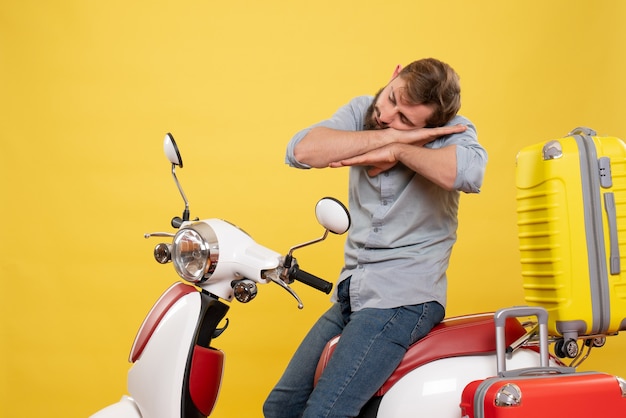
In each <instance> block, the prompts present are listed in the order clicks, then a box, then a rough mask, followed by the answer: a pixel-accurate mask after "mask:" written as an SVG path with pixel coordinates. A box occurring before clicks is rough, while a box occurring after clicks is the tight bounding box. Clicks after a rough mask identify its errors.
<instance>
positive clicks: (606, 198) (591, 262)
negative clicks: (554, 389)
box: [516, 128, 626, 357]
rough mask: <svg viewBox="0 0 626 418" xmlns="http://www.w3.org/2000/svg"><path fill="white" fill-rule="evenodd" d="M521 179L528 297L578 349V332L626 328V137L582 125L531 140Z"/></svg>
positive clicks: (522, 155) (568, 350) (520, 159)
mask: <svg viewBox="0 0 626 418" xmlns="http://www.w3.org/2000/svg"><path fill="white" fill-rule="evenodd" d="M516 186H517V218H518V233H519V248H520V256H521V267H522V277H523V286H524V296H525V300H526V302H527V303H528V304H529V305H532V306H541V307H544V308H546V309H547V310H548V313H549V318H550V320H549V324H548V328H549V332H550V334H551V335H553V336H562V337H563V339H561V340H560V342H561V343H562V344H561V346H557V347H556V349H557V351H562V350H561V349H562V348H563V347H565V352H564V353H563V356H565V355H567V356H569V357H574V356H575V355H576V352H577V345H576V344H574V345H573V346H572V345H571V344H570V343H572V342H574V343H576V339H577V338H578V337H579V336H594V335H610V334H614V333H616V332H618V331H621V330H624V329H626V275H625V273H626V145H625V144H624V142H623V141H622V140H620V139H618V138H615V137H599V136H597V135H596V133H595V132H594V131H592V130H590V129H588V128H577V129H576V130H574V131H573V132H571V133H570V134H569V135H568V136H567V137H565V138H560V139H556V140H552V141H545V142H541V143H539V144H536V145H533V146H529V147H526V148H524V149H522V150H521V151H520V152H519V154H518V155H517V165H516ZM572 351H574V352H572Z"/></svg>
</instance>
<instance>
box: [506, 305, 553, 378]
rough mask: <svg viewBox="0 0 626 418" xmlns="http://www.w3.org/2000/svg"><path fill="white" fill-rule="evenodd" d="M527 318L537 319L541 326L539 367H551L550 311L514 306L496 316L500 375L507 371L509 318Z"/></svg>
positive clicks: (533, 307)
mask: <svg viewBox="0 0 626 418" xmlns="http://www.w3.org/2000/svg"><path fill="white" fill-rule="evenodd" d="M526 316H535V317H537V323H538V325H539V360H540V361H539V366H540V367H548V366H549V352H548V311H547V310H546V309H545V308H542V307H539V306H514V307H511V308H503V309H500V310H498V311H497V312H496V313H495V314H494V322H495V324H496V361H497V371H498V375H500V374H502V373H504V372H505V371H506V338H505V335H504V329H505V324H506V319H507V318H519V317H526Z"/></svg>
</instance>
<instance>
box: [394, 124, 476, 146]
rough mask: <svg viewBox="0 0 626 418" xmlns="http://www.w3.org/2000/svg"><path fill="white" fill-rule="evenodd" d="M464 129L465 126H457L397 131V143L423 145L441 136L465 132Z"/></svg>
mask: <svg viewBox="0 0 626 418" xmlns="http://www.w3.org/2000/svg"><path fill="white" fill-rule="evenodd" d="M466 129H467V126H465V125H460V124H458V125H453V126H440V127H438V128H419V129H411V130H408V131H397V132H398V134H399V135H400V137H399V140H398V142H402V143H404V144H412V145H425V144H428V143H429V142H432V141H434V140H435V139H437V138H439V137H441V136H446V135H452V134H456V133H459V132H465V130H466Z"/></svg>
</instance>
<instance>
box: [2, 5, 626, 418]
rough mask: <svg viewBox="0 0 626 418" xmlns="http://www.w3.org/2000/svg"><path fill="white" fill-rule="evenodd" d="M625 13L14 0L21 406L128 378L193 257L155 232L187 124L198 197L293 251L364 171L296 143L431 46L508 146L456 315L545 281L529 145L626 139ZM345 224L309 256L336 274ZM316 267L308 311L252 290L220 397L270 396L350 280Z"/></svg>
mask: <svg viewBox="0 0 626 418" xmlns="http://www.w3.org/2000/svg"><path fill="white" fill-rule="evenodd" d="M625 18H626V2H622V1H619V0H614V1H609V0H600V1H594V2H589V1H582V0H578V1H573V0H554V1H544V0H530V1H482V2H481V1H475V2H466V1H451V0H444V1H424V0H404V1H394V0H390V1H386V2H380V1H366V0H365V1H364V0H346V1H336V0H316V1H307V2H296V1H288V0H265V1H253V0H249V1H244V0H229V1H222V2H217V1H211V0H202V1H200V0H188V1H171V2H166V1H126V0H109V1H85V0H74V1H70V0H59V1H48V2H45V1H36V0H13V1H11V0H9V1H4V2H3V3H2V5H1V6H0V35H1V36H0V80H1V84H0V92H1V96H0V97H1V100H0V127H1V129H2V133H1V139H0V141H1V143H2V152H1V154H2V162H1V164H0V170H1V171H0V174H1V178H2V181H1V182H0V187H1V189H0V190H1V196H2V203H1V206H0V208H1V212H0V219H2V221H3V222H2V228H1V230H2V234H1V239H0V254H1V256H0V318H2V319H1V320H0V326H1V328H0V365H1V369H0V416H2V417H34V416H48V417H65V418H67V417H84V416H86V415H88V414H90V413H91V412H94V411H95V410H97V409H99V408H101V407H103V406H104V405H106V404H108V403H111V402H114V401H116V400H117V399H118V398H119V396H121V394H122V393H124V391H125V384H126V383H125V378H126V371H127V369H128V364H127V363H126V358H127V354H128V350H129V349H130V344H131V342H132V338H133V337H134V335H135V331H136V329H137V327H138V325H139V324H140V323H141V321H142V319H143V316H144V314H145V313H146V311H147V310H148V309H149V308H150V306H151V304H152V302H153V301H154V300H155V298H156V297H158V295H160V293H161V292H162V291H163V290H164V289H165V288H166V287H167V286H168V285H169V284H170V283H171V282H173V281H175V280H176V276H175V274H174V273H173V269H172V268H171V267H163V266H160V265H157V264H156V263H155V262H154V261H153V259H152V255H151V253H152V248H153V245H154V244H155V242H153V241H146V240H144V239H143V237H142V234H143V233H144V232H148V231H154V230H166V229H168V224H169V219H170V218H171V217H172V216H174V215H178V214H180V212H181V211H182V203H181V201H180V199H179V196H178V192H177V190H176V189H175V187H174V184H173V183H172V181H171V177H170V173H169V165H168V163H167V162H166V160H165V157H164V156H163V154H162V148H161V141H162V138H163V135H164V134H165V133H166V132H168V131H171V132H172V133H173V134H174V136H175V138H176V139H177V141H178V142H179V145H180V147H181V150H182V153H183V158H184V162H185V167H184V169H183V170H181V171H180V172H179V177H180V179H181V181H182V182H183V185H184V187H185V190H186V193H187V195H188V197H189V198H190V200H191V210H192V215H196V216H200V217H221V218H226V219H229V220H230V221H232V222H235V223H237V224H238V225H240V226H241V227H243V228H244V229H246V230H247V231H248V232H249V233H251V234H252V235H253V236H254V237H256V239H257V240H258V241H259V242H261V243H263V244H265V245H267V246H269V247H272V248H274V249H276V250H277V251H281V252H283V251H286V250H287V249H288V248H289V247H290V246H291V245H293V244H296V243H298V242H300V241H305V240H309V239H312V238H315V237H317V236H318V235H319V234H320V233H321V231H320V229H319V228H318V227H317V225H316V223H315V221H314V216H313V205H314V203H315V202H316V200H317V199H318V198H319V197H322V196H324V195H334V196H337V197H339V198H341V199H344V200H345V196H346V188H345V179H346V171H345V170H341V169H340V170H316V171H308V172H300V171H297V170H293V169H288V168H287V167H286V166H284V164H283V153H284V147H285V144H286V142H287V140H288V139H289V138H290V136H291V134H292V133H293V132H295V131H296V130H297V129H299V128H301V127H304V126H307V125H308V124H310V123H312V122H316V121H318V120H319V119H321V118H324V117H326V116H328V115H329V114H330V113H331V112H332V111H334V110H335V109H336V108H337V107H338V106H340V105H341V104H343V103H345V102H346V101H347V100H348V99H349V98H351V97H352V96H354V95H357V94H368V93H374V92H375V91H376V90H377V89H378V88H379V87H382V86H383V85H384V84H385V83H386V82H387V81H388V79H389V77H390V76H391V72H392V70H393V68H394V66H395V65H396V64H406V63H408V62H410V61H411V60H413V59H416V58H420V57H426V56H435V57H438V58H441V59H443V60H445V61H447V62H449V63H450V64H452V65H453V66H454V67H455V68H456V69H457V70H458V72H459V73H460V74H461V78H462V86H463V92H464V96H463V109H462V113H463V114H465V115H466V116H468V117H470V118H471V119H472V120H473V121H474V122H475V123H476V124H477V126H478V129H479V136H480V139H481V141H482V143H483V144H484V145H485V147H486V148H487V149H488V150H489V153H490V162H489V167H488V173H487V177H486V181H485V184H484V188H483V191H482V193H481V194H480V195H478V196H476V195H471V196H464V197H463V199H462V206H461V215H460V218H461V219H460V220H461V227H460V230H459V242H458V245H457V247H456V250H455V252H454V254H453V260H452V265H451V267H450V289H449V299H450V304H449V309H448V315H458V314H462V313H470V312H482V311H490V310H495V309H497V308H499V307H504V306H509V305H514V304H521V303H523V300H522V293H521V279H520V268H519V265H518V252H517V237H516V233H517V229H516V228H517V227H516V215H515V185H514V164H515V155H516V152H517V151H518V150H519V149H520V148H521V147H523V146H525V145H528V144H531V143H535V142H538V141H542V140H545V139H551V138H553V137H559V136H561V135H563V134H566V133H567V132H568V131H569V130H570V129H572V128H574V127H575V126H578V125H587V126H591V127H594V128H595V129H597V130H598V131H599V132H600V133H602V134H610V135H616V136H620V137H622V138H626V124H625V123H624V117H625V114H624V97H626V77H625V76H624V75H625V74H626V71H625V67H626V54H624V49H623V48H624V47H623V45H624V40H625V39H626V29H625V27H624V24H623V22H624V20H625ZM331 238H332V239H330V240H329V242H327V243H325V244H324V245H319V246H317V247H315V248H311V249H305V250H302V251H301V252H300V253H299V254H296V255H298V256H299V257H298V258H299V261H300V263H301V265H302V267H303V268H305V269H307V270H310V271H312V272H315V273H317V274H319V275H321V276H324V277H327V278H329V279H334V278H335V276H336V274H337V272H338V270H339V268H340V266H341V244H342V241H343V239H342V238H338V237H331ZM298 290H299V291H300V295H301V296H302V298H303V299H304V302H305V309H304V310H303V311H298V310H297V309H296V306H295V303H294V301H293V300H292V299H291V298H290V297H289V296H288V295H287V294H286V293H284V292H283V291H281V290H279V289H274V288H273V287H270V286H267V287H265V288H262V289H260V295H259V297H258V298H257V299H256V300H255V301H254V302H253V303H251V304H249V305H240V304H236V305H234V306H233V307H232V309H231V313H230V314H229V317H230V319H231V326H230V329H229V331H228V332H227V333H225V334H224V335H223V336H222V337H221V338H219V339H218V340H217V345H218V346H219V347H221V348H222V349H224V350H225V351H226V352H227V372H226V377H225V382H224V386H223V389H222V393H221V403H220V404H219V406H218V409H217V412H216V414H217V416H220V417H248V416H249V417H258V416H261V413H260V407H261V403H262V400H263V398H264V396H265V395H266V393H267V392H268V391H269V389H270V388H271V386H272V384H273V383H274V382H275V380H276V379H277V378H278V375H279V374H280V372H281V371H282V369H283V367H284V366H285V363H286V362H287V360H288V359H289V356H290V354H291V353H292V351H293V350H294V348H295V346H296V344H297V342H298V340H299V338H301V336H302V335H303V333H304V332H305V331H306V330H307V329H308V327H309V325H310V324H311V322H312V321H313V320H314V319H315V318H316V317H317V315H319V314H320V312H321V311H323V310H324V309H325V307H326V306H327V303H328V302H327V296H325V295H320V294H317V293H315V292H314V291H311V290H308V289H302V286H298ZM624 349H626V339H625V337H624V336H618V337H614V338H612V339H610V341H609V342H608V343H607V346H606V348H604V349H602V350H598V351H596V352H595V355H592V359H591V360H589V361H588V362H587V363H586V364H585V368H587V369H599V370H604V371H607V372H611V373H615V374H621V375H623V376H626V365H625V364H626V363H624V361H623V357H621V355H622V353H623V351H624Z"/></svg>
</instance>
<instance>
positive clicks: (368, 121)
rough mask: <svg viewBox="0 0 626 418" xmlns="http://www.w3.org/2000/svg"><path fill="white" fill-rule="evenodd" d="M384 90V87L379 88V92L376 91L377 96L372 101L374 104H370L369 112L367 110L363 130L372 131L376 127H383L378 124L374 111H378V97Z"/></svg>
mask: <svg viewBox="0 0 626 418" xmlns="http://www.w3.org/2000/svg"><path fill="white" fill-rule="evenodd" d="M382 92H383V89H380V90H378V93H376V96H374V100H373V101H372V104H371V105H370V107H368V108H367V112H365V122H364V124H363V130H365V131H372V130H374V129H382V128H381V127H380V125H378V122H376V118H375V116H374V112H375V111H376V103H378V97H379V96H380V93H382Z"/></svg>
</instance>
